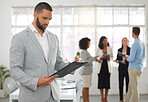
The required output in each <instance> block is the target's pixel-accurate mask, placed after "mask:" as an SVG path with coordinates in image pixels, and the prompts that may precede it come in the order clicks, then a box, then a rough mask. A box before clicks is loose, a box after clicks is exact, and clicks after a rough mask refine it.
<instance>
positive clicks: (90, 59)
mask: <svg viewBox="0 0 148 102" xmlns="http://www.w3.org/2000/svg"><path fill="white" fill-rule="evenodd" d="M80 56H81V60H82V61H86V62H88V63H87V65H88V64H90V63H92V62H93V61H96V59H95V57H90V58H87V53H86V52H84V51H82V52H81V54H80Z"/></svg>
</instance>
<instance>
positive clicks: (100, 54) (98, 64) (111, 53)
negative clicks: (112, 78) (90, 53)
mask: <svg viewBox="0 0 148 102" xmlns="http://www.w3.org/2000/svg"><path fill="white" fill-rule="evenodd" d="M107 54H110V60H111V59H112V58H113V52H112V49H111V48H110V47H108V46H107ZM96 56H99V58H100V57H102V56H103V51H102V49H100V48H99V47H98V48H97V51H96ZM110 60H108V70H109V73H111V63H110ZM96 64H97V68H98V73H100V69H101V63H96Z"/></svg>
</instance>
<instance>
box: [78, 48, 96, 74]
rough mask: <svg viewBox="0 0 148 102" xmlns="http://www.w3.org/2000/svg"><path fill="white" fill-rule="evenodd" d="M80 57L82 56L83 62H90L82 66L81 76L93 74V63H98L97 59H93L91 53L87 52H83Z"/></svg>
mask: <svg viewBox="0 0 148 102" xmlns="http://www.w3.org/2000/svg"><path fill="white" fill-rule="evenodd" d="M80 56H81V60H82V61H85V62H88V63H87V64H86V65H84V66H82V68H81V70H80V74H81V75H88V74H91V73H92V67H93V64H92V62H93V61H97V60H96V59H95V57H92V56H91V55H90V54H89V52H88V51H86V50H82V51H81V54H80Z"/></svg>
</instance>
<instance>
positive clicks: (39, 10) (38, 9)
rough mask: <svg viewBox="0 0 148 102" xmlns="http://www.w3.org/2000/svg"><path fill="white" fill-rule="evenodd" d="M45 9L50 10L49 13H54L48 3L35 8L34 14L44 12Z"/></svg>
mask: <svg viewBox="0 0 148 102" xmlns="http://www.w3.org/2000/svg"><path fill="white" fill-rule="evenodd" d="M43 9H46V10H49V11H53V10H52V7H51V6H50V5H49V4H48V3H46V2H40V3H38V4H37V5H36V6H35V8H34V12H37V13H40V12H42V11H43Z"/></svg>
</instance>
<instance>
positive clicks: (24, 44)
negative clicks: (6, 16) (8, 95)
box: [10, 27, 67, 102]
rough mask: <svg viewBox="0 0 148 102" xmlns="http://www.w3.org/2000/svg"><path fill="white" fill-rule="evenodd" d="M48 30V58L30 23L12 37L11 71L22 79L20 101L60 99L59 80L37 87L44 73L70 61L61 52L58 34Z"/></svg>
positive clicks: (17, 79)
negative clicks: (64, 58)
mask: <svg viewBox="0 0 148 102" xmlns="http://www.w3.org/2000/svg"><path fill="white" fill-rule="evenodd" d="M48 33H49V34H47V36H48V40H49V55H48V56H49V57H48V58H49V59H48V61H47V60H46V58H45V55H44V52H43V50H42V47H41V45H40V43H39V42H38V40H37V39H36V37H35V35H34V33H33V32H32V30H31V29H30V28H29V27H28V28H27V29H25V30H23V31H22V32H20V33H19V34H16V35H14V36H13V38H12V42H11V48H10V71H11V76H12V77H13V78H14V79H15V80H16V81H18V82H19V83H20V93H19V102H45V101H47V100H48V99H49V97H52V98H53V99H54V100H59V92H58V89H59V88H58V85H57V83H56V80H54V81H53V82H52V83H51V84H50V85H48V86H40V87H37V83H38V80H39V78H40V77H42V76H48V75H51V74H53V73H54V72H55V71H56V70H59V69H60V68H63V67H64V66H66V65H67V63H65V62H64V61H63V59H62V57H61V55H60V51H59V42H58V38H57V37H56V35H54V34H52V33H51V32H48ZM49 100H50V99H49Z"/></svg>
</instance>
